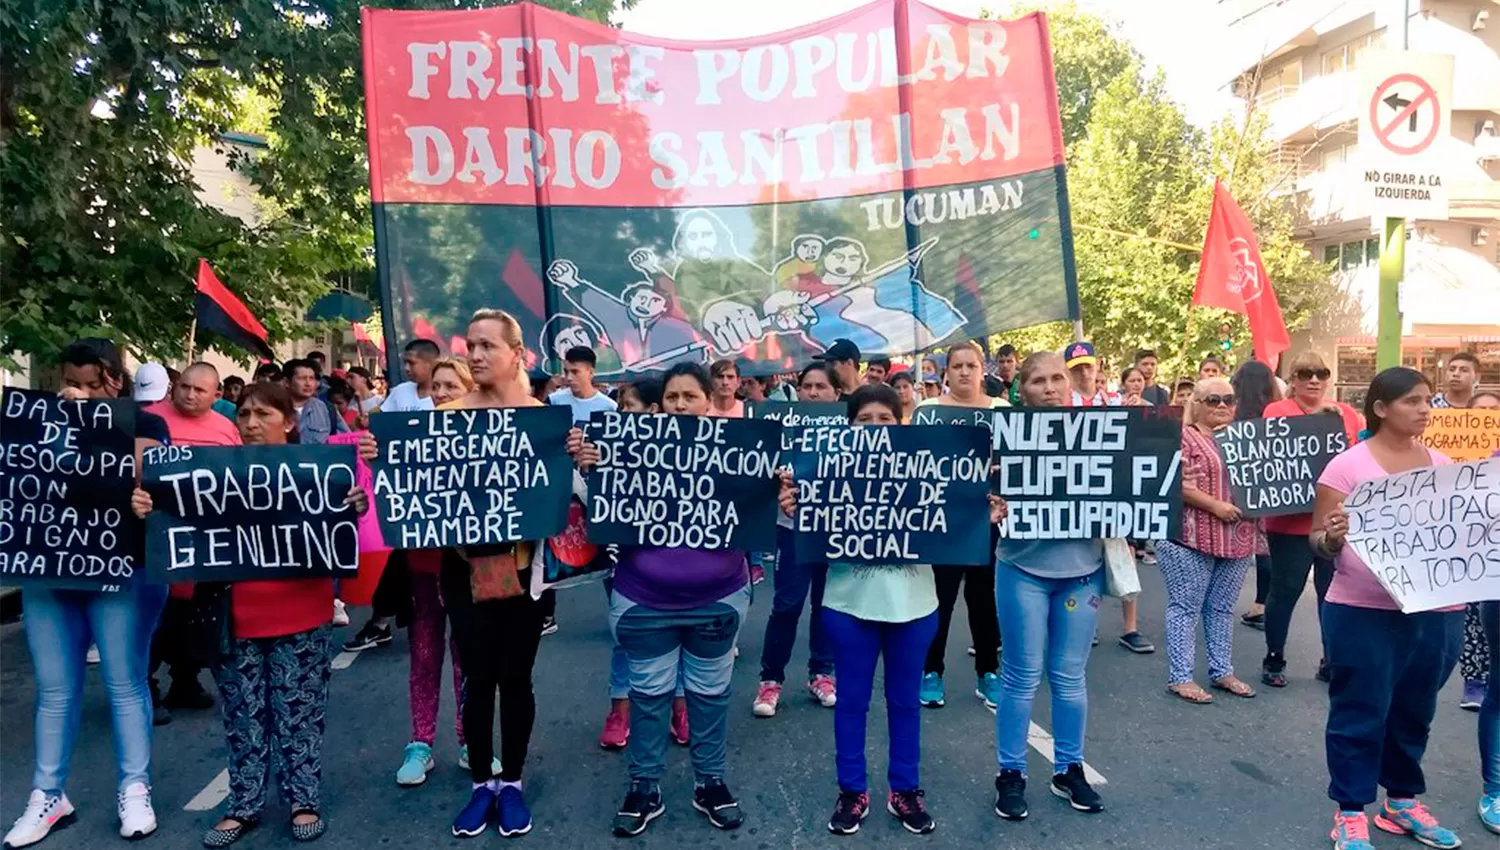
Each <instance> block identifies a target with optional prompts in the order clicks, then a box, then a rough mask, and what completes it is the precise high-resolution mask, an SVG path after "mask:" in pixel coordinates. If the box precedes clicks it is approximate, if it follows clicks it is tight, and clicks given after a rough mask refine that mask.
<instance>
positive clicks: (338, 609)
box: [333, 599, 349, 628]
mask: <svg viewBox="0 0 1500 850" xmlns="http://www.w3.org/2000/svg"><path fill="white" fill-rule="evenodd" d="M333 624H334V625H335V626H337V627H339V628H343V627H344V626H347V625H349V609H348V608H346V607H344V600H342V599H335V600H333Z"/></svg>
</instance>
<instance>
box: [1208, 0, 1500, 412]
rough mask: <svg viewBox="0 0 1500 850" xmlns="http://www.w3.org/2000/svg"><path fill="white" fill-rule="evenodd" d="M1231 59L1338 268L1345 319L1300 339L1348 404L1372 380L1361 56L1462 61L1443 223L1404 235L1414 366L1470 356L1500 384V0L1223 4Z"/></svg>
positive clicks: (1373, 256)
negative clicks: (1403, 51) (1384, 52)
mask: <svg viewBox="0 0 1500 850" xmlns="http://www.w3.org/2000/svg"><path fill="white" fill-rule="evenodd" d="M1219 6H1220V12H1221V14H1222V15H1223V19H1224V20H1225V22H1226V26H1227V30H1228V33H1229V35H1230V38H1229V39H1228V41H1229V43H1230V44H1231V45H1232V48H1231V49H1230V50H1229V51H1228V55H1232V56H1233V58H1232V60H1226V61H1227V62H1229V65H1227V66H1226V69H1225V70H1226V71H1227V72H1228V74H1227V78H1228V79H1230V80H1231V82H1230V85H1231V86H1232V90H1233V92H1234V94H1235V95H1237V96H1238V97H1240V98H1242V99H1243V102H1244V104H1245V106H1246V108H1251V109H1256V110H1264V113H1265V116H1266V118H1267V119H1268V120H1269V122H1270V127H1271V135H1272V137H1273V139H1274V140H1275V142H1276V143H1277V160H1278V162H1279V163H1280V164H1281V166H1282V167H1283V169H1284V174H1285V177H1284V179H1283V181H1282V182H1281V184H1280V186H1279V187H1278V189H1277V191H1278V192H1279V193H1281V194H1283V195H1284V196H1285V197H1286V199H1287V200H1288V201H1289V202H1291V203H1293V204H1294V205H1295V207H1296V209H1297V211H1298V215H1299V233H1298V235H1299V238H1300V239H1302V240H1303V242H1304V243H1305V244H1306V245H1307V246H1308V250H1309V251H1310V252H1311V253H1312V255H1313V256H1314V257H1316V258H1319V259H1322V260H1325V261H1327V262H1329V263H1332V264H1334V271H1333V274H1334V275H1335V276H1336V281H1337V282H1338V283H1339V284H1340V285H1341V287H1342V289H1343V291H1344V292H1345V293H1346V294H1347V302H1348V303H1347V304H1346V305H1344V306H1345V307H1346V308H1347V309H1330V310H1329V311H1328V313H1327V314H1326V315H1320V316H1319V317H1318V318H1317V320H1316V321H1315V322H1314V323H1313V326H1312V327H1310V328H1308V329H1306V330H1305V331H1303V332H1302V333H1301V334H1300V335H1299V336H1300V337H1301V338H1300V339H1296V340H1294V348H1300V347H1304V346H1311V347H1314V348H1316V349H1318V350H1320V351H1322V352H1323V353H1324V354H1325V356H1329V359H1330V361H1336V362H1337V370H1336V376H1337V377H1336V381H1337V385H1338V390H1339V395H1340V397H1341V398H1344V399H1346V400H1350V401H1358V400H1360V399H1361V398H1362V395H1363V388H1364V387H1365V386H1366V385H1367V384H1368V382H1369V380H1370V378H1371V377H1372V376H1373V374H1374V371H1375V331H1376V314H1377V308H1376V303H1377V293H1378V290H1379V273H1378V269H1377V267H1376V266H1377V259H1378V256H1379V239H1378V238H1377V236H1376V234H1377V232H1378V231H1379V228H1380V225H1381V223H1380V221H1379V220H1372V219H1371V217H1370V214H1369V211H1368V210H1366V209H1364V202H1363V199H1362V198H1361V197H1360V181H1359V179H1358V171H1359V169H1360V168H1361V167H1362V166H1361V164H1360V156H1359V144H1358V132H1357V118H1356V116H1357V111H1356V110H1357V109H1358V108H1360V105H1359V104H1358V103H1357V100H1358V99H1359V97H1360V95H1359V83H1360V80H1359V76H1360V75H1359V70H1358V69H1359V68H1360V62H1361V58H1362V57H1365V56H1367V55H1368V54H1367V51H1369V50H1371V49H1372V48H1385V49H1400V48H1401V46H1402V38H1403V27H1405V28H1406V32H1407V39H1408V43H1409V49H1411V50H1413V51H1417V52H1423V53H1443V54H1449V55H1452V56H1453V57H1454V81H1453V101H1454V102H1453V104H1452V106H1451V109H1452V116H1453V120H1452V131H1451V136H1450V137H1449V138H1446V139H1440V140H1438V142H1437V143H1436V144H1437V145H1439V146H1441V153H1442V158H1443V161H1444V162H1445V163H1446V169H1447V171H1446V174H1445V175H1444V177H1445V179H1446V180H1447V182H1448V187H1449V197H1450V211H1449V220H1448V221H1425V220H1413V221H1409V222H1408V223H1407V248H1406V278H1405V281H1404V282H1403V284H1402V290H1401V296H1402V308H1403V327H1402V331H1403V334H1404V341H1403V351H1402V358H1403V360H1404V361H1405V362H1406V364H1407V365H1409V366H1412V367H1413V368H1417V369H1420V370H1422V371H1424V372H1426V373H1428V374H1430V375H1434V376H1436V375H1437V374H1438V373H1439V372H1440V370H1441V369H1442V367H1443V365H1444V363H1445V362H1446V360H1447V358H1448V357H1449V356H1451V355H1452V354H1453V353H1455V352H1457V351H1459V350H1467V351H1473V352H1475V353H1476V354H1478V355H1479V356H1480V359H1481V361H1482V362H1483V366H1482V370H1481V371H1482V381H1483V383H1484V384H1485V385H1487V386H1496V385H1500V130H1497V124H1500V2H1494V0H1220V3H1219Z"/></svg>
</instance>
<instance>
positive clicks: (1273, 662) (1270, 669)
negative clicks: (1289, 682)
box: [1260, 655, 1286, 688]
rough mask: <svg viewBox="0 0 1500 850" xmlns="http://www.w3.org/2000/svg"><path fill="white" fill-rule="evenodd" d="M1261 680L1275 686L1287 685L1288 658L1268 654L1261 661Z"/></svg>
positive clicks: (1282, 686)
mask: <svg viewBox="0 0 1500 850" xmlns="http://www.w3.org/2000/svg"><path fill="white" fill-rule="evenodd" d="M1260 680H1261V681H1262V682H1264V683H1266V684H1267V685H1270V686H1271V687H1273V688H1284V687H1286V659H1285V658H1280V657H1278V656H1275V655H1267V656H1266V660H1264V661H1262V662H1261V663H1260Z"/></svg>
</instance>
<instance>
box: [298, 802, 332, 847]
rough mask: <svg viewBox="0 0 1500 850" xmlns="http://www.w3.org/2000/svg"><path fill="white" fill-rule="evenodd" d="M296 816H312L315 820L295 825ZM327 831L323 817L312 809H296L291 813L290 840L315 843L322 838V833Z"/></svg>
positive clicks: (326, 823)
mask: <svg viewBox="0 0 1500 850" xmlns="http://www.w3.org/2000/svg"><path fill="white" fill-rule="evenodd" d="M298 815H312V816H313V817H315V818H317V820H315V821H310V822H308V823H297V816H298ZM327 829H328V822H327V821H325V820H323V816H322V815H320V814H318V813H317V812H315V811H313V810H312V809H297V810H296V811H294V812H292V838H294V839H296V840H298V841H317V840H318V839H319V838H322V837H323V832H324V831H325V830H327Z"/></svg>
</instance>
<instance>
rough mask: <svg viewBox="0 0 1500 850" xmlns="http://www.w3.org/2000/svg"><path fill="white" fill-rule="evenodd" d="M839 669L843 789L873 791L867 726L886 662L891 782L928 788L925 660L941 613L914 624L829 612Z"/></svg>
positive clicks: (836, 718)
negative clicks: (924, 774)
mask: <svg viewBox="0 0 1500 850" xmlns="http://www.w3.org/2000/svg"><path fill="white" fill-rule="evenodd" d="M823 616H824V622H826V623H827V624H828V634H829V636H830V637H831V638H832V639H833V645H834V647H835V653H836V658H837V659H838V665H839V674H840V675H839V701H838V704H837V705H835V706H834V708H833V742H834V753H835V764H836V765H837V767H838V776H839V790H840V791H854V792H864V791H868V790H869V775H868V773H867V772H866V770H865V727H866V725H867V723H868V720H869V714H870V696H871V692H872V691H873V690H874V688H875V663H876V662H877V661H879V660H880V659H881V658H882V657H884V659H885V713H886V729H887V734H889V735H890V744H891V750H890V753H891V756H890V757H891V761H890V766H889V767H888V768H887V770H886V783H887V784H888V785H889V786H890V790H892V791H915V790H917V789H918V788H920V787H922V783H921V773H920V765H921V761H922V716H921V712H922V703H921V701H920V700H919V699H918V696H917V692H918V690H919V689H920V688H921V687H922V661H923V660H924V659H925V658H926V657H927V647H928V646H929V645H930V644H931V643H932V638H933V636H934V635H936V634H937V618H938V615H937V612H936V611H933V612H932V613H931V614H928V615H927V616H925V617H923V618H922V619H920V620H912V621H911V622H909V623H882V622H877V621H875V620H861V619H860V618H858V617H852V616H850V615H848V614H845V613H844V612H842V611H826V612H824V615H823Z"/></svg>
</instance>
